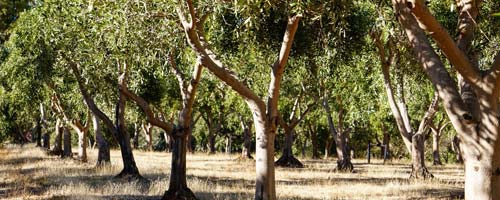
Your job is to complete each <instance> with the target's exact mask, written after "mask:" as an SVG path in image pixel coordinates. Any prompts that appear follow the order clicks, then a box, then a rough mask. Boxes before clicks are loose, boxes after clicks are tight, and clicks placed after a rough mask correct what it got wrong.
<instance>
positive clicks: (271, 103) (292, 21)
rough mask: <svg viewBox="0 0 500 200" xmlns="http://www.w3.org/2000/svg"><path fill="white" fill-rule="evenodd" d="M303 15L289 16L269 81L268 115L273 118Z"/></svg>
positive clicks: (276, 114)
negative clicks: (282, 78)
mask: <svg viewBox="0 0 500 200" xmlns="http://www.w3.org/2000/svg"><path fill="white" fill-rule="evenodd" d="M301 17H302V16H301V15H295V16H293V17H290V18H288V24H287V27H286V31H285V35H284V36H283V43H282V44H281V50H280V54H279V56H278V60H276V62H275V63H274V64H273V66H272V75H271V82H270V83H269V90H268V92H269V96H268V100H267V102H268V104H267V106H268V108H267V111H268V112H269V113H268V115H269V117H271V118H274V117H277V116H278V100H279V91H280V88H281V77H283V73H284V71H285V66H286V63H287V61H288V57H289V55H290V50H291V49H292V44H293V40H294V37H295V32H297V28H298V27H299V20H300V18H301Z"/></svg>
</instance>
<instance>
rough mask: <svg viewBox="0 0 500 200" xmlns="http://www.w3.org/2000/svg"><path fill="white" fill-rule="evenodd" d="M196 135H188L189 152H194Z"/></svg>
mask: <svg viewBox="0 0 500 200" xmlns="http://www.w3.org/2000/svg"><path fill="white" fill-rule="evenodd" d="M193 143H194V137H193V136H192V135H189V136H188V139H187V150H188V152H189V153H194V148H195V147H194V144H193Z"/></svg>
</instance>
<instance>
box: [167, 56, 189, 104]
mask: <svg viewBox="0 0 500 200" xmlns="http://www.w3.org/2000/svg"><path fill="white" fill-rule="evenodd" d="M168 61H169V62H170V67H171V69H172V73H174V75H175V78H177V82H178V83H179V88H180V90H181V95H182V98H183V99H185V98H186V97H185V96H186V93H187V91H186V83H185V82H184V74H183V73H182V71H181V70H179V68H178V67H177V64H176V63H175V60H174V56H173V55H172V54H171V53H170V54H168Z"/></svg>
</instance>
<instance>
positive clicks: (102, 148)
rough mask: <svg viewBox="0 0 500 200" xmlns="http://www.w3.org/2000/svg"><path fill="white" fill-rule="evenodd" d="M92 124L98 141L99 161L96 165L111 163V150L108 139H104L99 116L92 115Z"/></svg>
mask: <svg viewBox="0 0 500 200" xmlns="http://www.w3.org/2000/svg"><path fill="white" fill-rule="evenodd" d="M92 124H93V126H94V133H95V140H96V142H97V163H96V166H98V167H99V166H104V165H109V164H111V156H110V152H109V145H108V141H106V139H104V136H103V135H102V131H101V124H100V121H99V118H98V117H97V116H95V115H92Z"/></svg>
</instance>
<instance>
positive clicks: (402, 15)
mask: <svg viewBox="0 0 500 200" xmlns="http://www.w3.org/2000/svg"><path fill="white" fill-rule="evenodd" d="M393 4H394V9H395V12H396V13H397V16H398V19H399V21H400V23H401V25H402V27H403V29H404V30H405V32H406V35H407V36H408V39H409V41H410V44H411V45H412V47H413V50H414V52H415V54H416V57H417V59H418V61H419V62H420V63H421V64H422V66H423V68H424V70H425V72H426V74H427V76H428V77H429V79H430V80H431V82H432V83H433V84H434V86H435V87H436V88H435V89H436V90H437V92H438V94H439V97H440V98H441V99H442V100H443V106H444V108H445V110H446V112H447V114H448V116H449V118H450V120H451V121H452V123H453V126H454V127H455V129H457V132H458V133H459V134H463V133H467V132H468V130H469V129H468V127H467V124H468V123H467V121H470V116H471V115H470V114H469V112H468V110H467V108H466V106H465V104H464V102H463V101H462V99H461V96H460V94H459V93H458V89H457V87H456V83H455V81H454V80H453V79H452V78H451V76H450V74H449V73H448V71H446V68H445V67H444V65H443V63H442V62H441V60H440V59H439V56H438V55H437V54H436V52H435V51H434V49H432V47H431V45H430V43H429V41H428V39H427V37H426V35H425V33H424V32H423V30H422V29H421V28H420V27H419V26H418V22H417V21H416V19H415V17H414V16H413V15H412V14H411V13H410V11H409V9H408V7H407V6H406V1H404V0H393ZM442 31H444V30H442ZM454 47H455V48H456V46H454ZM456 49H458V48H456ZM460 52H461V51H460ZM469 64H470V63H469ZM469 69H471V68H469ZM462 136H465V137H467V136H466V135H462Z"/></svg>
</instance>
